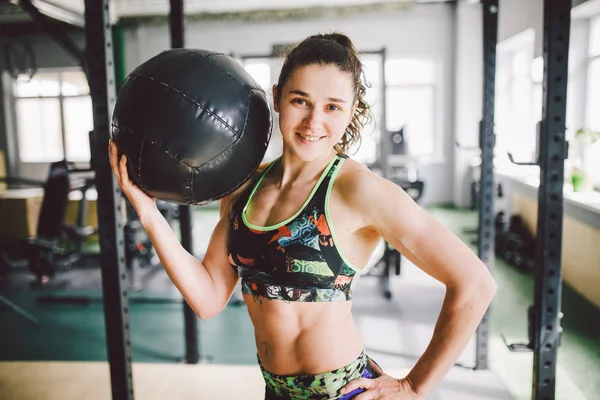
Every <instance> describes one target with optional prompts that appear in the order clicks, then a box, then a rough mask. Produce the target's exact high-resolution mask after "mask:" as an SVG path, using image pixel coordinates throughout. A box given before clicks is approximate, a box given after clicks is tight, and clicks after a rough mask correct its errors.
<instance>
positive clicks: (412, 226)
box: [110, 34, 495, 400]
mask: <svg viewBox="0 0 600 400" xmlns="http://www.w3.org/2000/svg"><path fill="white" fill-rule="evenodd" d="M361 74H362V65H361V63H360V59H359V56H358V53H357V51H356V49H355V48H354V46H353V44H352V42H351V41H350V39H348V38H347V37H346V36H344V35H341V34H327V35H315V36H311V37H308V38H307V39H305V40H304V41H303V42H302V43H300V44H299V45H298V46H297V47H295V48H294V49H293V50H292V51H291V52H290V53H289V54H288V55H287V57H286V61H285V63H284V65H283V68H282V71H281V75H280V77H279V81H278V83H277V85H275V86H274V87H273V97H274V103H275V111H276V112H277V113H279V127H280V130H281V133H282V135H283V143H284V145H283V154H282V156H281V157H280V158H278V159H276V160H275V161H273V162H272V163H270V164H269V165H267V166H265V167H264V168H260V169H259V170H258V171H257V173H256V174H255V176H254V177H253V178H251V179H249V180H248V182H246V184H245V185H244V186H243V187H241V188H240V189H238V190H237V191H236V192H234V193H233V194H231V195H229V196H228V197H226V198H224V199H222V200H221V202H220V210H221V219H220V221H219V222H218V224H217V226H216V227H215V230H214V232H213V234H212V237H211V241H210V244H209V247H208V250H207V253H206V256H205V258H204V259H203V260H202V261H201V262H200V261H199V260H197V259H195V258H194V257H193V256H192V255H190V254H189V253H188V252H186V251H185V250H184V249H183V248H182V247H181V245H180V244H179V242H178V240H177V237H176V236H175V234H174V233H173V231H172V230H171V228H170V227H169V225H168V224H167V222H166V221H165V219H164V218H162V216H161V214H160V212H159V211H158V210H157V208H156V206H155V203H154V200H153V199H151V198H149V197H148V196H146V195H145V194H144V193H143V192H142V191H141V190H140V189H138V188H137V187H136V186H134V185H133V184H132V182H131V181H130V180H129V178H128V176H127V170H126V162H127V161H126V159H125V157H123V158H122V159H121V160H120V161H119V160H118V159H117V149H116V148H115V146H114V145H113V144H112V143H111V145H110V155H111V163H112V167H113V171H114V173H115V175H116V176H117V179H118V182H119V185H120V187H121V189H122V190H123V192H124V193H125V195H126V196H127V198H128V199H129V200H130V201H131V203H132V205H133V206H134V207H135V209H136V211H137V213H138V214H139V217H140V220H141V222H142V224H143V226H144V227H145V229H146V230H147V232H148V234H149V235H150V238H151V239H152V242H153V243H154V246H155V247H156V251H157V253H158V255H159V257H160V259H161V261H162V264H163V266H164V268H165V270H166V271H167V273H168V275H169V277H170V278H171V280H172V281H173V282H174V284H175V285H176V286H177V288H178V289H179V290H180V292H181V293H182V294H183V296H184V298H185V299H186V301H187V302H188V304H189V305H190V306H191V307H192V309H193V310H194V311H195V312H196V314H197V315H198V316H199V317H200V318H203V319H205V318H210V317H213V316H215V315H217V314H218V313H219V312H220V311H221V310H222V309H223V308H224V307H225V306H226V304H227V303H228V300H229V299H230V297H231V295H232V293H233V291H234V289H235V288H236V285H237V283H238V279H239V278H240V277H241V278H242V292H243V293H244V300H245V302H246V304H247V306H248V312H249V314H250V317H251V320H252V322H253V325H254V328H255V339H256V345H257V350H258V354H257V358H258V363H259V366H260V368H261V371H262V373H263V376H264V378H265V382H266V397H265V398H266V399H284V398H302V399H304V398H314V399H330V398H332V399H338V398H344V399H349V398H355V399H359V400H366V399H392V398H393V399H419V398H423V397H425V396H426V395H427V394H428V393H429V392H430V391H431V390H432V389H433V388H434V387H435V386H436V385H437V384H438V383H439V382H440V381H441V380H442V378H443V377H444V376H445V374H446V373H447V372H448V370H449V369H450V368H451V366H452V365H453V363H454V362H455V361H456V359H457V358H458V357H459V355H460V354H461V352H462V350H463V349H464V347H465V346H466V344H467V343H468V341H469V339H470V337H471V336H472V334H473V332H474V330H475V329H476V327H477V325H478V323H479V321H480V320H481V318H482V316H483V314H484V313H485V311H486V309H487V308H488V306H489V304H490V302H491V300H492V297H493V295H494V293H495V284H494V281H493V280H492V278H491V276H490V274H489V272H488V270H487V268H486V267H485V265H484V264H483V263H482V262H481V261H480V260H479V259H478V258H477V257H476V256H475V255H474V254H473V253H472V252H471V251H470V250H469V249H468V248H467V247H466V246H465V245H464V244H463V243H462V242H461V241H460V240H459V239H458V238H457V237H455V236H454V235H453V234H451V233H450V232H449V231H448V230H447V229H446V228H445V227H444V226H442V225H441V224H439V223H438V222H436V221H435V220H434V219H433V218H432V217H431V216H429V215H428V214H427V213H426V212H425V211H423V210H422V209H421V208H419V207H418V206H417V205H416V204H415V203H414V202H413V201H412V199H411V198H410V197H409V196H408V195H407V194H406V193H405V192H403V191H402V189H400V188H399V187H398V186H397V185H395V184H393V183H391V182H389V181H388V180H385V179H383V178H381V177H379V176H377V175H376V174H374V173H372V172H371V171H370V170H368V169H367V168H366V167H364V166H363V165H362V164H360V163H358V162H355V161H352V160H350V159H348V158H347V157H346V156H345V155H344V154H345V153H346V151H347V150H348V148H349V147H350V146H351V145H352V144H353V143H354V142H356V141H358V140H360V130H361V128H362V127H363V126H364V124H365V123H366V121H367V120H368V116H369V115H370V114H369V113H370V111H369V107H368V105H367V104H366V102H365V100H364V96H365V87H364V85H363V83H362V82H361ZM381 238H384V239H385V240H386V241H387V242H388V243H390V244H391V245H393V246H394V247H395V248H396V249H398V250H399V251H401V252H402V254H403V255H405V256H406V257H407V258H408V259H410V260H411V261H412V262H414V263H415V264H416V265H417V266H419V267H420V268H422V269H423V270H424V271H425V272H426V273H428V274H429V275H431V276H432V277H434V278H435V279H437V280H439V281H441V282H443V283H444V284H445V285H446V288H447V292H446V297H445V300H444V302H443V306H442V309H441V313H440V316H439V319H438V322H437V324H436V327H435V330H434V334H433V337H432V340H431V343H430V344H429V346H428V347H427V349H426V351H425V353H424V354H423V355H422V357H421V358H420V359H419V360H418V362H417V363H416V365H415V366H414V368H413V369H412V370H411V371H410V373H409V374H408V375H407V376H406V377H403V378H400V379H397V378H393V377H391V376H389V375H387V374H385V373H384V372H383V371H382V370H381V368H380V367H379V366H378V365H377V364H375V363H374V362H373V361H372V360H371V359H369V358H368V357H367V356H366V354H365V352H364V347H363V344H362V342H361V339H360V336H359V334H358V331H357V328H356V326H355V324H354V322H353V319H352V315H351V304H352V303H351V297H352V288H353V287H354V285H355V284H356V282H357V278H358V276H359V274H360V271H361V269H362V268H364V267H365V265H366V263H367V261H368V260H369V258H370V256H371V253H372V252H373V251H374V249H375V247H376V246H377V244H378V243H379V242H380V240H381ZM232 267H233V268H232Z"/></svg>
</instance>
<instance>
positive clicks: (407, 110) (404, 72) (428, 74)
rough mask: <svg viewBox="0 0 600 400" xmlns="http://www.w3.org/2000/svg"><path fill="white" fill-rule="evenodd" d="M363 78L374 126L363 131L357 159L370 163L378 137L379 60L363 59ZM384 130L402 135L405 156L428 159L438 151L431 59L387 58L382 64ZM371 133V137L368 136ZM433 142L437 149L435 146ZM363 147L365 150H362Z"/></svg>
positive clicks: (377, 57) (377, 58)
mask: <svg viewBox="0 0 600 400" xmlns="http://www.w3.org/2000/svg"><path fill="white" fill-rule="evenodd" d="M363 65H364V66H365V77H366V79H367V81H368V82H369V83H370V84H371V88H368V89H367V101H368V102H369V104H370V105H371V106H372V111H373V115H374V118H375V123H374V125H371V126H369V127H366V129H365V135H364V138H363V144H362V146H364V147H365V148H364V149H363V148H362V147H361V149H360V151H359V153H358V154H357V158H362V159H363V160H364V161H366V162H373V161H375V158H376V155H377V154H376V152H377V143H378V142H379V140H380V137H381V128H380V125H381V123H382V119H383V115H382V108H381V107H382V103H383V101H382V90H381V84H382V82H381V81H382V79H381V58H380V57H379V56H369V57H363ZM385 81H386V82H385V83H386V93H385V106H386V113H385V114H386V121H385V128H386V130H387V131H388V132H396V131H399V130H400V129H402V130H403V132H404V140H405V143H406V148H407V153H408V154H409V155H411V156H431V155H434V154H436V152H439V151H441V148H442V147H443V146H441V145H439V140H436V134H435V131H436V129H435V113H436V106H435V101H436V63H435V61H434V60H431V59H410V58H406V59H404V58H390V59H387V60H386V63H385ZM371 132H373V133H372V134H371V135H370V133H371ZM436 142H437V143H438V146H436ZM365 145H366V146H365Z"/></svg>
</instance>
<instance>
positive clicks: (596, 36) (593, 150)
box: [584, 17, 600, 186]
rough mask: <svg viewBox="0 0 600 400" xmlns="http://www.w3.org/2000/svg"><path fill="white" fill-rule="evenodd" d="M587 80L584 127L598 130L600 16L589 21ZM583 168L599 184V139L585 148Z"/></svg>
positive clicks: (599, 130) (599, 121) (599, 120)
mask: <svg viewBox="0 0 600 400" xmlns="http://www.w3.org/2000/svg"><path fill="white" fill-rule="evenodd" d="M589 43H590V45H589V51H588V55H589V59H588V60H589V62H588V82H587V107H586V125H587V126H586V127H587V128H588V129H590V130H592V131H596V132H600V113H598V110H599V109H600V17H596V18H594V19H593V20H592V21H591V29H590V42H589ZM585 164H586V165H585V166H584V167H585V168H586V170H587V171H588V172H589V173H590V174H591V178H592V180H593V182H594V183H595V185H596V186H600V140H597V141H596V142H595V143H593V144H591V145H590V146H589V148H588V149H586V154H585Z"/></svg>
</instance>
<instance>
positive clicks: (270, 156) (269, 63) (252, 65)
mask: <svg viewBox="0 0 600 400" xmlns="http://www.w3.org/2000/svg"><path fill="white" fill-rule="evenodd" d="M280 63H281V61H280V59H278V58H273V57H271V58H249V59H242V65H243V66H244V68H245V69H246V71H248V73H249V74H250V75H251V76H252V77H253V78H254V80H256V82H257V83H258V84H259V85H260V86H261V87H262V88H263V90H264V91H265V92H266V94H267V99H268V101H269V106H270V107H271V111H272V113H273V130H272V134H271V141H270V142H269V146H268V147H267V151H266V152H265V156H264V158H263V162H269V161H272V160H274V159H275V158H277V157H278V156H279V155H280V154H281V152H282V146H283V140H282V138H281V134H279V133H278V132H279V118H278V114H277V113H276V112H275V111H274V108H273V84H274V83H276V82H277V78H278V77H279V76H277V75H275V74H278V73H279V70H280V69H281V65H280ZM278 67H279V68H278Z"/></svg>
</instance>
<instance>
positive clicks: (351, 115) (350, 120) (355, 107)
mask: <svg viewBox="0 0 600 400" xmlns="http://www.w3.org/2000/svg"><path fill="white" fill-rule="evenodd" d="M357 108H358V100H355V101H354V105H353V106H352V112H351V113H350V119H348V125H350V124H351V123H352V118H354V113H355V112H356V109H357Z"/></svg>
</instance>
